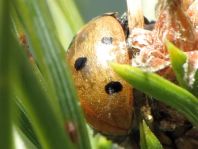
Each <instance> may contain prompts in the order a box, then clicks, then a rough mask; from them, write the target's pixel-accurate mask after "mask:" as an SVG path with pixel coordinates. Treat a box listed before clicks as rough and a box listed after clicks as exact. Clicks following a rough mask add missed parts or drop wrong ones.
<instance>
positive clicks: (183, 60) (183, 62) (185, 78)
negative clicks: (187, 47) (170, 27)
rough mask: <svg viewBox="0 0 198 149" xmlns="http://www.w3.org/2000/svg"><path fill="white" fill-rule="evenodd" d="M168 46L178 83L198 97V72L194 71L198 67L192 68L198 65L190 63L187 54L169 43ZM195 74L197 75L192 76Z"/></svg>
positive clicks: (167, 42)
mask: <svg viewBox="0 0 198 149" xmlns="http://www.w3.org/2000/svg"><path fill="white" fill-rule="evenodd" d="M166 46H167V49H168V51H169V53H170V59H171V64H172V68H173V70H174V72H175V74H176V78H177V80H178V82H179V83H180V85H181V86H182V87H184V88H186V89H188V90H189V91H190V92H191V93H193V94H194V95H195V96H198V83H197V82H198V73H197V72H198V71H197V72H196V70H194V69H196V66H195V68H193V69H192V68H191V67H193V66H190V65H196V64H194V63H193V64H191V63H189V61H190V60H189V58H190V57H187V54H186V53H184V52H183V51H182V50H180V49H178V48H177V47H176V46H174V45H173V44H172V43H170V42H169V41H166ZM191 71H192V72H191ZM193 72H194V73H195V75H192V73H193ZM191 76H193V77H194V78H192V77H191ZM192 80H194V82H193V83H192ZM191 83H192V84H191Z"/></svg>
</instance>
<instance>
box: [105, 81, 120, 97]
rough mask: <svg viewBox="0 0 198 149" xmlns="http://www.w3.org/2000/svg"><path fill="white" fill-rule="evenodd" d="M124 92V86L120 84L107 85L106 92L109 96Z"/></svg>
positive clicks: (112, 82)
mask: <svg viewBox="0 0 198 149" xmlns="http://www.w3.org/2000/svg"><path fill="white" fill-rule="evenodd" d="M121 90H122V84H121V83H120V82H117V81H116V82H114V81H111V82H109V83H108V84H107V85H105V91H106V93H107V94H110V95H111V94H113V93H117V92H120V91H121Z"/></svg>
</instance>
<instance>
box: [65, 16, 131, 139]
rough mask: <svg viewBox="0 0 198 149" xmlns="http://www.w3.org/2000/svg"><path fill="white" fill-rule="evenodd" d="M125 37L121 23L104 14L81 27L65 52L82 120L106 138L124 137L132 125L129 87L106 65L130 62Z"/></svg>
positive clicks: (113, 17) (125, 33)
mask: <svg viewBox="0 0 198 149" xmlns="http://www.w3.org/2000/svg"><path fill="white" fill-rule="evenodd" d="M126 37H127V31H126V30H125V24H124V23H123V22H121V21H120V20H119V19H118V18H117V17H116V15H115V14H114V13H112V14H110V13H109V14H104V15H102V16H100V17H97V18H95V19H93V20H92V21H90V22H89V23H88V24H87V25H86V26H84V28H82V30H81V31H80V32H79V33H78V34H77V36H76V37H75V38H74V40H73V41H72V43H71V46H70V47H69V49H68V50H67V60H68V62H69V64H70V66H71V71H72V74H73V79H74V83H75V86H76V88H77V92H78V96H79V97H80V103H81V106H82V108H83V111H84V114H85V118H86V120H87V122H88V123H89V125H90V126H91V127H93V128H94V129H95V130H97V131H99V132H101V133H103V134H106V135H112V136H123V135H126V134H128V133H129V132H130V130H131V126H132V119H133V96H132V94H133V93H132V87H131V86H130V85H129V84H128V83H127V82H125V81H124V80H123V79H121V78H120V77H119V76H118V75H117V74H116V73H115V72H114V71H113V70H112V69H111V67H110V66H109V62H116V63H120V64H129V63H130V58H129V54H128V51H127V45H126Z"/></svg>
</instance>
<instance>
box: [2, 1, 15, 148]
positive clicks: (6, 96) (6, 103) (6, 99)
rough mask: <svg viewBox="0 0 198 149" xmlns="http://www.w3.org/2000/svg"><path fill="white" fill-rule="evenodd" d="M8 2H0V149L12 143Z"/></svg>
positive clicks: (10, 45) (11, 38)
mask: <svg viewBox="0 0 198 149" xmlns="http://www.w3.org/2000/svg"><path fill="white" fill-rule="evenodd" d="M9 6H10V1H9V0H1V1H0V22H1V23H0V148H2V149H10V148H12V147H13V141H12V126H11V125H12V115H11V112H12V106H11V97H10V92H11V80H10V60H11V55H12V48H13V47H12V40H13V36H12V35H11V28H10V18H9V10H10V7H9Z"/></svg>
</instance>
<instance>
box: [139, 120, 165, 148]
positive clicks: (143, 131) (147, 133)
mask: <svg viewBox="0 0 198 149" xmlns="http://www.w3.org/2000/svg"><path fill="white" fill-rule="evenodd" d="M140 147H141V149H163V147H162V145H161V143H160V142H159V140H158V139H157V138H156V136H155V135H154V134H153V132H152V131H151V130H150V128H149V127H148V126H147V125H146V123H145V121H142V123H141V124H140Z"/></svg>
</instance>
